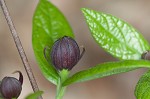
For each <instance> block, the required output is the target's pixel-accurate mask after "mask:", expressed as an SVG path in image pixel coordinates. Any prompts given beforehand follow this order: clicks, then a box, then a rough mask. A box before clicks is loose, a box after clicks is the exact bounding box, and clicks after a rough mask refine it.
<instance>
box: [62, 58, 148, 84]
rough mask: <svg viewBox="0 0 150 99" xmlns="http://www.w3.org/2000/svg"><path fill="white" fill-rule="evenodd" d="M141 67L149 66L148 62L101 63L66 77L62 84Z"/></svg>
mask: <svg viewBox="0 0 150 99" xmlns="http://www.w3.org/2000/svg"><path fill="white" fill-rule="evenodd" d="M141 67H147V68H150V62H149V61H145V60H124V61H119V62H108V63H103V64H99V65H96V66H94V67H92V68H90V69H87V70H83V71H80V72H78V73H76V74H74V75H73V76H71V77H70V78H68V79H67V80H66V81H65V82H64V83H63V85H64V86H66V85H69V84H72V83H77V82H84V81H89V80H92V79H97V78H102V77H106V76H110V75H114V74H119V73H123V72H128V71H131V70H134V69H137V68H141Z"/></svg>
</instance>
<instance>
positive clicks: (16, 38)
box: [0, 0, 43, 99]
mask: <svg viewBox="0 0 150 99" xmlns="http://www.w3.org/2000/svg"><path fill="white" fill-rule="evenodd" d="M0 6H1V8H2V10H3V13H4V16H5V18H6V21H7V24H8V26H9V28H10V31H11V34H12V36H13V39H14V42H15V44H16V47H17V49H18V52H19V54H20V57H21V60H22V63H23V64H24V68H25V70H26V72H27V75H28V77H29V81H30V83H31V86H32V89H33V91H34V92H36V91H39V88H38V85H37V83H36V80H35V78H34V75H33V72H32V69H31V67H30V64H29V62H28V59H27V57H26V54H25V52H24V49H23V47H22V44H21V41H20V39H19V36H18V34H17V32H16V29H15V26H14V24H13V22H12V20H11V17H10V15H9V11H8V8H7V6H6V4H5V1H4V0H0ZM39 99H43V98H42V96H40V97H39Z"/></svg>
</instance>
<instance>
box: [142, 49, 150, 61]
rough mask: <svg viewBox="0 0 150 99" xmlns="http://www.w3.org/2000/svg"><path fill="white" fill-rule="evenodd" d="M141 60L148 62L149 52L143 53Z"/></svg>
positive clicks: (149, 58)
mask: <svg viewBox="0 0 150 99" xmlns="http://www.w3.org/2000/svg"><path fill="white" fill-rule="evenodd" d="M141 58H142V59H145V60H150V51H146V52H145V53H143V54H142V56H141Z"/></svg>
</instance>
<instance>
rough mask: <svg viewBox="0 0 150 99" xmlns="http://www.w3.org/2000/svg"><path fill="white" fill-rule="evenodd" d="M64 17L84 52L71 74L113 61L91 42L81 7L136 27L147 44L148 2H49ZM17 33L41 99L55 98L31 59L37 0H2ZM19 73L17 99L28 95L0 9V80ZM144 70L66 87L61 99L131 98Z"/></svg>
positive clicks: (139, 0)
mask: <svg viewBox="0 0 150 99" xmlns="http://www.w3.org/2000/svg"><path fill="white" fill-rule="evenodd" d="M51 2H52V3H54V4H55V5H56V6H57V7H58V8H59V9H60V10H61V11H62V12H63V13H64V15H65V16H66V17H67V19H68V21H69V23H70V25H71V26H72V29H73V31H74V33H75V36H76V41H77V42H78V44H79V45H83V46H84V47H85V48H86V53H85V55H84V56H83V58H82V59H81V60H80V62H79V63H78V64H77V66H75V67H74V68H73V70H72V73H75V72H77V71H79V70H83V69H86V68H89V67H92V66H95V65H96V64H98V63H103V62H107V61H116V59H115V58H113V57H112V56H111V55H109V54H108V53H106V52H105V51H104V50H103V49H102V48H100V47H99V46H98V45H97V44H96V43H95V42H94V40H93V39H92V37H91V35H90V32H89V29H88V27H87V25H86V22H85V20H84V17H83V14H82V13H81V11H80V9H81V8H83V7H86V8H91V9H93V10H97V11H102V12H105V13H110V14H112V15H115V16H117V17H119V18H121V19H123V20H125V21H127V22H128V23H130V24H132V25H133V26H134V27H135V28H137V29H138V30H139V31H140V32H141V33H142V34H143V35H144V37H145V38H146V39H147V40H148V41H149V42H150V39H149V37H150V35H149V31H150V28H149V27H150V18H149V16H150V11H149V9H150V6H149V5H150V0H51ZM6 3H7V6H8V8H9V10H10V13H11V16H12V19H13V21H14V24H15V26H16V29H17V32H18V34H19V36H20V39H21V41H22V44H23V47H24V49H25V52H26V54H27V57H28V60H29V63H30V65H31V66H32V69H33V72H34V75H35V78H36V80H37V83H38V85H39V88H40V90H42V91H44V94H43V98H44V99H54V98H55V86H54V85H53V84H51V83H50V82H48V81H47V80H46V79H45V78H44V77H43V75H42V74H41V72H40V70H39V67H38V65H37V62H36V60H35V57H34V53H33V49H32V43H31V36H32V16H33V13H34V10H35V7H36V5H37V3H38V0H6ZM16 70H20V71H21V72H22V73H23V75H24V84H23V91H22V93H21V95H20V97H19V99H24V97H25V96H26V95H28V94H29V93H32V92H33V91H32V89H31V85H30V83H29V80H28V77H27V75H26V73H25V70H24V67H23V64H22V62H21V59H20V56H19V54H18V52H17V49H16V47H15V44H14V41H13V39H12V37H11V34H10V30H9V28H8V25H7V24H6V21H5V18H4V15H3V13H2V11H1V10H0V79H2V78H3V77H5V76H13V77H18V74H12V72H14V71H16ZM144 71H146V70H145V69H139V70H135V71H131V72H128V73H123V74H119V75H114V76H109V77H105V78H101V79H96V80H92V81H88V82H84V83H77V84H74V85H71V86H69V87H68V89H67V92H66V94H65V96H64V99H77V98H78V99H135V96H134V88H135V85H136V83H137V81H138V79H139V78H140V76H141V75H142V74H143V72H144Z"/></svg>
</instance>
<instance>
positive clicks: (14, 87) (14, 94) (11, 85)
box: [0, 72, 23, 99]
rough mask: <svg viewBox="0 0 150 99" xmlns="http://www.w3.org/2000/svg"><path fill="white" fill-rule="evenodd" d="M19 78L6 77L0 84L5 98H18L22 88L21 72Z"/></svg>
mask: <svg viewBox="0 0 150 99" xmlns="http://www.w3.org/2000/svg"><path fill="white" fill-rule="evenodd" d="M19 74H20V77H19V80H18V79H16V78H14V77H4V78H3V79H2V82H1V84H0V92H1V95H2V97H3V98H4V99H12V98H18V97H19V95H20V93H21V90H22V82H21V81H22V80H23V76H22V74H21V72H19Z"/></svg>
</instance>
